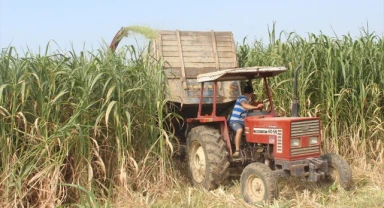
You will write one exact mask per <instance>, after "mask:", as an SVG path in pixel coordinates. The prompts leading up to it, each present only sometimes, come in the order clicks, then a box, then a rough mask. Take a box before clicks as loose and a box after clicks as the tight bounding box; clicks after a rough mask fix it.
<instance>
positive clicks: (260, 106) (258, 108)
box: [255, 103, 264, 110]
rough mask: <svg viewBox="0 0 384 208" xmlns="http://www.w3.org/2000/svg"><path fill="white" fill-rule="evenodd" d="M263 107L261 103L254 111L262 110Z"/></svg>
mask: <svg viewBox="0 0 384 208" xmlns="http://www.w3.org/2000/svg"><path fill="white" fill-rule="evenodd" d="M263 107H264V105H263V103H259V104H258V105H257V106H256V108H255V110H262V109H263Z"/></svg>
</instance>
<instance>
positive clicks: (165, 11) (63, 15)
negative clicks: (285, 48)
mask: <svg viewBox="0 0 384 208" xmlns="http://www.w3.org/2000/svg"><path fill="white" fill-rule="evenodd" d="M274 21H275V22H276V29H277V30H278V31H281V30H285V31H288V32H292V31H295V32H297V33H299V34H300V35H303V36H305V35H306V33H308V32H310V33H315V34H319V33H320V31H322V32H323V33H324V34H326V35H331V36H333V34H334V33H333V31H335V32H336V33H337V35H345V34H348V33H350V34H351V35H352V36H354V37H356V36H359V32H360V30H359V28H361V27H363V26H364V27H365V26H366V24H367V23H368V24H369V29H370V31H372V32H373V31H375V32H376V33H377V34H378V35H380V36H383V34H384V1H383V0H365V1H363V0H360V1H358V0H350V1H347V0H322V1H314V0H313V1H310V0H290V1H288V0H279V1H277V0H271V1H257V0H243V1H241V0H237V1H233V0H232V1H225V0H221V1H217V0H211V1H209V0H194V1H174V0H160V1H154V0H153V1H148V0H140V1H139V0H136V1H131V0H125V1H124V0H110V1H107V0H104V1H102V0H93V1H91V0H77V1H75V0H66V1H54V0H0V48H5V47H8V46H9V45H12V46H15V47H16V48H17V50H18V51H19V52H21V53H22V50H27V48H30V49H31V50H32V51H34V52H37V50H38V48H39V47H42V48H45V46H46V45H47V43H48V42H49V41H51V40H54V41H55V42H56V43H57V44H58V46H59V47H60V48H61V49H62V50H66V51H68V50H70V49H71V45H73V47H74V48H75V50H80V49H82V48H83V47H84V48H85V49H86V50H93V49H97V48H99V47H100V44H102V42H103V40H104V41H106V42H107V43H109V42H110V41H111V40H112V38H113V36H114V35H115V34H116V32H117V31H118V30H119V29H120V28H121V27H122V26H131V25H146V26H149V27H152V28H154V29H166V30H176V29H179V30H202V31H204V30H211V29H213V30H216V31H232V32H233V33H234V36H235V40H236V41H241V40H242V39H243V38H244V37H245V36H247V37H248V39H249V41H253V40H254V39H261V38H263V39H267V34H268V25H272V24H273V22H274ZM139 39H140V37H139ZM134 41H135V40H134V38H129V39H127V40H124V41H123V42H122V43H123V44H132V43H134ZM52 47H53V48H56V46H52Z"/></svg>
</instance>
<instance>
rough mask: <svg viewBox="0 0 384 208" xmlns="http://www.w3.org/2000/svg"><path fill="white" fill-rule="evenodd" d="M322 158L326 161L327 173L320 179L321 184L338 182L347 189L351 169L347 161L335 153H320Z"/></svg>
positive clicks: (349, 182)
mask: <svg viewBox="0 0 384 208" xmlns="http://www.w3.org/2000/svg"><path fill="white" fill-rule="evenodd" d="M321 158H322V159H323V160H326V161H328V174H326V177H325V179H324V180H322V181H320V184H321V185H322V186H330V185H332V184H340V186H341V187H342V188H343V189H345V190H348V189H350V188H351V186H352V171H351V168H350V167H349V164H348V163H347V161H346V160H345V159H344V158H342V157H341V156H340V155H337V154H332V153H329V154H325V155H322V156H321Z"/></svg>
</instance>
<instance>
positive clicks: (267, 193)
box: [240, 162, 279, 204]
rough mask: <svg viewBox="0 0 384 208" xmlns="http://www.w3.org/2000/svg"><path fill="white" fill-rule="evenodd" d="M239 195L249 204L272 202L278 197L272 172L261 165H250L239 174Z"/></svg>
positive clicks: (257, 163)
mask: <svg viewBox="0 0 384 208" xmlns="http://www.w3.org/2000/svg"><path fill="white" fill-rule="evenodd" d="M240 183H241V184H240V185H241V193H242V195H243V197H244V200H245V201H246V202H248V203H250V204H255V203H258V202H263V201H266V202H272V201H273V199H275V198H277V197H278V195H279V189H278V185H277V180H276V179H275V177H274V176H273V173H272V170H271V169H270V168H269V167H268V166H266V165H264V164H263V163H259V162H256V163H251V164H249V165H248V166H247V167H245V169H244V170H243V172H242V173H241V178H240Z"/></svg>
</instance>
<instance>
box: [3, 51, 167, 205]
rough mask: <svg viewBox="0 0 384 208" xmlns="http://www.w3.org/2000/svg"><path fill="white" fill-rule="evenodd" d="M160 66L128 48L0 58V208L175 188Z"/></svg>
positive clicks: (101, 199)
mask: <svg viewBox="0 0 384 208" xmlns="http://www.w3.org/2000/svg"><path fill="white" fill-rule="evenodd" d="M163 75H164V74H163V71H162V67H161V64H160V62H157V61H155V60H153V59H152V58H151V57H150V56H149V55H144V54H140V53H139V52H138V51H136V50H135V48H134V47H131V46H129V47H123V48H122V49H121V50H119V53H117V54H114V53H112V52H111V51H109V50H107V49H105V50H104V49H101V50H99V51H98V52H95V53H90V52H81V53H80V54H77V53H75V52H69V53H67V54H59V53H57V54H42V55H40V54H33V53H31V52H27V53H25V54H23V56H22V57H21V56H19V55H18V53H17V52H16V51H15V50H14V49H13V48H9V49H7V50H5V51H3V52H2V53H1V54H0V181H1V183H0V206H1V207H16V206H17V207H22V206H24V207H29V206H38V207H46V206H54V205H66V204H73V203H80V204H83V205H87V206H91V207H95V206H97V205H98V204H99V203H101V204H104V203H106V202H108V201H109V199H111V198H113V197H115V195H116V194H114V193H118V191H117V187H119V188H120V189H123V190H122V191H125V192H127V191H128V190H136V191H141V190H144V189H146V188H148V187H149V186H152V184H154V183H155V182H156V183H158V182H164V181H167V180H168V179H169V171H171V170H172V167H171V166H170V160H169V156H170V153H171V152H172V151H173V149H172V148H173V147H172V145H171V140H172V133H171V132H169V130H170V128H169V126H164V125H163V124H166V123H169V122H168V121H167V120H169V119H171V118H172V117H173V115H172V113H168V112H167V110H166V108H164V107H165V105H166V100H165V98H164V96H165V93H164V92H166V91H167V89H166V83H165V82H164V81H163Z"/></svg>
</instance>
